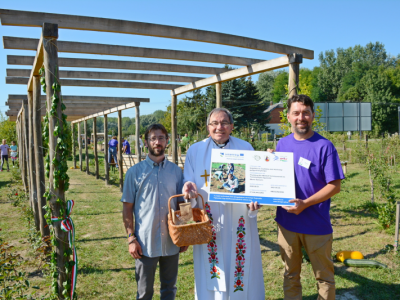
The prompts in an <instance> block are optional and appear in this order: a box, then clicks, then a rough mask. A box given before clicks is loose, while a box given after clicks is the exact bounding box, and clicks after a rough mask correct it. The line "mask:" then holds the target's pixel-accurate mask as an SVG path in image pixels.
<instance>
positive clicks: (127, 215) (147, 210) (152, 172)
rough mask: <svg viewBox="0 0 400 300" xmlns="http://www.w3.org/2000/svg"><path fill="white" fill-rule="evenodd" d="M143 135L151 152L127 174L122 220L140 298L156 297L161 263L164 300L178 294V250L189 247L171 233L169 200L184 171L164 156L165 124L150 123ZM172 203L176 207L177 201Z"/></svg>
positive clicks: (180, 181)
mask: <svg viewBox="0 0 400 300" xmlns="http://www.w3.org/2000/svg"><path fill="white" fill-rule="evenodd" d="M144 138H145V145H146V146H147V147H148V149H149V154H148V155H147V157H146V159H145V160H144V161H142V162H140V163H138V164H136V165H134V166H133V167H131V168H129V170H128V172H127V173H126V177H125V183H124V191H123V194H122V199H121V202H123V221H124V225H125V229H126V233H127V236H128V249H129V253H130V255H131V256H132V257H133V258H134V259H135V260H136V261H135V263H136V271H135V275H136V276H135V277H136V282H137V299H143V300H145V299H152V298H153V293H154V290H153V285H154V277H155V273H156V269H157V264H158V263H159V265H160V282H161V289H160V293H161V299H163V300H172V299H175V295H176V280H177V277H178V260H179V252H184V251H186V250H187V247H181V248H179V247H177V246H175V245H174V244H173V243H172V240H171V237H170V236H169V233H168V225H167V215H168V199H169V197H170V196H172V195H176V194H180V193H181V191H182V170H181V169H180V168H179V167H178V166H177V165H175V164H173V163H171V162H169V161H168V160H167V159H166V158H165V154H164V151H165V147H166V146H167V143H168V133H167V130H166V129H165V128H164V126H163V125H161V124H153V125H150V126H149V127H148V128H147V130H146V133H145V135H144ZM171 206H172V208H173V209H175V210H176V201H175V202H172V203H171ZM133 215H134V216H135V226H133Z"/></svg>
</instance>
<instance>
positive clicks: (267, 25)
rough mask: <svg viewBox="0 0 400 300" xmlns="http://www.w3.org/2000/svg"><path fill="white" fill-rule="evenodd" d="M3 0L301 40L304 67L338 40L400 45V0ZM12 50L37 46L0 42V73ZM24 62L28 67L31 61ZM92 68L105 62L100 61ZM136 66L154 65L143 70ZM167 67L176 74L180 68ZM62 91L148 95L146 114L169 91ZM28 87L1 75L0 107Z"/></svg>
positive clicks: (114, 39)
mask: <svg viewBox="0 0 400 300" xmlns="http://www.w3.org/2000/svg"><path fill="white" fill-rule="evenodd" d="M0 3H1V5H0V7H1V8H3V9H15V10H27V11H42V12H50V13H63V14H73V15H83V16H94V17H104V18H113V19H123V20H132V21H140V22H148V23H156V24H164V25H172V26H180V27H188V28H196V29H203V30H210V31H217V32H222V33H228V34H234V35H241V36H247V37H252V38H257V39H262V40H267V41H272V42H276V43H282V44H287V45H293V46H298V47H302V48H307V49H312V50H314V51H315V59H314V60H307V59H305V60H304V61H303V64H302V67H307V68H313V67H314V66H317V65H319V61H318V55H319V53H321V52H323V51H325V50H330V49H336V48H339V47H341V48H347V47H350V46H354V45H357V44H360V45H365V44H367V43H369V42H376V41H379V42H381V43H383V44H384V45H385V47H386V50H387V51H388V52H389V53H390V54H392V55H398V54H399V53H400V40H399V26H398V12H399V11H400V1H383V0H380V1H368V0H366V1H351V0H347V1H322V0H321V1H267V0H266V1H252V0H247V1H235V0H229V1H218V0H214V1H208V0H202V1H190V0H186V1H177V0H171V1H167V0H164V1H152V0H146V1H144V0H143V1H137V0H136V1H134V0H131V1H118V0H114V1H104V0H97V1H91V0H90V1H88V0H81V1H75V0H69V1H54V0H53V1H46V0H41V1H31V0H30V1H19V0H14V1H5V0H3V1H1V2H0ZM0 33H1V37H3V36H17V37H31V38H39V37H40V28H28V27H14V26H0ZM59 39H60V40H65V41H78V42H94V43H103V44H114V45H128V46H138V47H148V48H161V49H174V50H185V51H198V52H208V53H217V54H225V55H232V56H243V57H251V58H259V59H265V60H267V59H271V58H275V57H278V56H279V55H278V54H272V53H265V52H261V51H254V50H248V49H241V48H235V47H228V46H221V45H213V44H206V43H198V42H189V41H179V40H173V39H164V38H153V37H143V36H135V35H123V34H112V33H100V32H84V31H75V30H60V31H59ZM7 54H14V55H34V52H33V51H21V50H4V48H3V47H0V77H2V78H5V76H6V73H5V70H6V68H7V67H8V68H17V67H16V66H7V63H6V56H7ZM60 56H62V57H85V58H97V59H115V60H132V61H146V62H155V61H158V62H163V63H178V64H192V65H204V66H220V65H216V64H207V63H195V62H183V61H173V60H152V59H141V58H134V57H132V58H127V57H113V56H102V57H100V56H99V55H76V54H73V55H69V54H66V53H61V54H60ZM21 68H26V66H24V67H21ZM68 69H72V68H68ZM77 70H79V69H77ZM95 71H102V70H99V69H97V70H95ZM104 71H111V70H104ZM118 71H120V70H118ZM123 72H126V71H123ZM137 72H138V73H151V72H146V71H137ZM165 74H167V73H165ZM170 74H173V75H174V74H176V73H170ZM194 75H195V76H201V75H198V74H197V75H196V74H194ZM256 79H257V77H253V80H256ZM62 92H63V94H64V95H95V96H119V97H149V98H150V103H146V104H143V105H141V108H140V110H141V114H149V113H152V112H153V111H154V110H157V109H162V110H165V109H166V106H167V105H168V104H169V103H170V92H169V91H157V90H140V89H136V90H128V89H115V88H83V87H63V88H62ZM23 93H26V87H25V86H22V85H6V84H5V80H4V79H3V80H0V110H1V111H2V112H3V113H4V112H5V111H6V110H7V107H6V106H5V102H6V101H7V98H8V94H23ZM123 116H130V117H133V116H134V109H129V110H126V111H123Z"/></svg>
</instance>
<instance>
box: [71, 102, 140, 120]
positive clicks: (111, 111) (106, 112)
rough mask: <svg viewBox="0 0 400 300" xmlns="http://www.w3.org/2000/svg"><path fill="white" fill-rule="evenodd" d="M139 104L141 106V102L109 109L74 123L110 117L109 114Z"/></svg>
mask: <svg viewBox="0 0 400 300" xmlns="http://www.w3.org/2000/svg"><path fill="white" fill-rule="evenodd" d="M138 104H139V102H137V103H129V104H124V105H120V106H118V107H114V108H111V109H107V110H105V111H102V112H98V113H95V114H92V115H90V116H87V117H84V118H82V119H79V120H75V121H73V122H72V123H77V122H82V121H84V120H89V119H92V118H95V117H100V116H104V115H108V114H111V113H115V112H118V111H119V110H124V109H128V108H132V107H135V106H136V105H138Z"/></svg>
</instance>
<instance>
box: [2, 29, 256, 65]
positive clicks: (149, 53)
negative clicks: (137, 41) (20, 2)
mask: <svg viewBox="0 0 400 300" xmlns="http://www.w3.org/2000/svg"><path fill="white" fill-rule="evenodd" d="M38 42H39V40H38V39H32V38H20V37H13V36H3V45H4V49H18V50H36V48H37V45H38ZM57 45H58V51H59V52H64V53H80V54H98V55H113V56H127V57H145V58H158V59H171V60H184V61H199V62H208V63H216V64H229V65H239V66H247V65H252V64H255V63H258V62H261V61H262V60H261V59H255V58H247V57H238V56H229V55H223V54H212V53H202V52H191V51H180V50H169V49H155V48H142V47H132V46H120V45H108V44H96V43H79V42H67V41H58V42H57Z"/></svg>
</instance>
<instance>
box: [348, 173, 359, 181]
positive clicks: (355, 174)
mask: <svg viewBox="0 0 400 300" xmlns="http://www.w3.org/2000/svg"><path fill="white" fill-rule="evenodd" d="M357 175H360V173H359V172H354V173H348V174H346V179H351V178H354V177H356V176H357Z"/></svg>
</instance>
